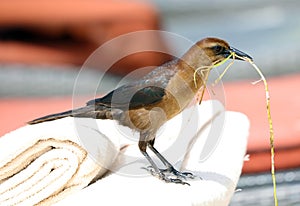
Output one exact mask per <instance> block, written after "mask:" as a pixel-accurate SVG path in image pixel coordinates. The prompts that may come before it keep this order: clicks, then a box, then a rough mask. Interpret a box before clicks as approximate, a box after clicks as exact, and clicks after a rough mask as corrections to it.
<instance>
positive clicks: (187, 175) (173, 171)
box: [160, 167, 195, 179]
mask: <svg viewBox="0 0 300 206" xmlns="http://www.w3.org/2000/svg"><path fill="white" fill-rule="evenodd" d="M160 171H161V172H163V173H165V172H168V173H171V174H173V175H175V176H176V177H177V178H184V179H187V178H189V179H194V178H195V175H194V174H193V173H191V172H179V171H178V170H176V169H175V168H174V167H170V168H167V169H161V170H160Z"/></svg>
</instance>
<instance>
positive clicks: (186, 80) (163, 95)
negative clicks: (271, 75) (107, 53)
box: [29, 38, 251, 184]
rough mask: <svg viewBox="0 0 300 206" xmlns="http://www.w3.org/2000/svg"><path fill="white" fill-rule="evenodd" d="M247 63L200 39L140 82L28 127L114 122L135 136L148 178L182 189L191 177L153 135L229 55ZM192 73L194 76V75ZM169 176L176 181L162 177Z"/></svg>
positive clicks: (214, 40)
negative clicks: (71, 120)
mask: <svg viewBox="0 0 300 206" xmlns="http://www.w3.org/2000/svg"><path fill="white" fill-rule="evenodd" d="M233 52H234V53H236V54H237V56H236V58H237V59H238V56H241V57H247V58H250V59H251V57H250V56H248V55H247V54H245V53H243V52H241V51H239V50H237V49H235V48H233V47H230V46H229V44H228V43H227V42H225V41H223V40H221V39H217V38H205V39H203V40H201V41H198V42H197V43H196V44H194V45H193V46H192V47H191V48H190V49H189V50H188V51H187V52H186V53H185V54H184V55H183V56H182V57H181V58H178V59H174V60H172V61H170V62H167V63H165V64H163V65H161V66H159V67H157V68H155V69H154V70H153V71H151V72H150V73H149V74H147V75H146V76H144V77H143V78H142V79H140V80H137V81H134V82H131V83H128V84H125V85H123V86H121V87H119V88H117V89H115V90H113V91H111V92H110V93H108V94H107V95H106V96H104V97H101V98H98V99H94V100H91V101H89V102H87V105H86V106H84V107H81V108H78V109H74V110H69V111H66V112H62V113H57V114H51V115H48V116H45V117H41V118H38V119H35V120H32V121H30V122H29V124H36V123H40V122H45V121H51V120H56V119H60V118H64V117H67V116H72V117H83V118H96V119H114V120H117V121H118V122H119V124H121V125H124V126H127V127H129V128H131V129H133V130H135V131H138V132H139V133H140V139H139V143H138V146H139V149H140V151H141V152H142V154H143V155H144V156H145V157H146V159H147V160H148V161H149V163H150V164H151V169H149V170H150V171H151V173H152V174H153V175H155V176H157V177H159V178H160V179H162V180H164V181H165V182H175V183H181V184H186V183H185V182H184V181H183V180H182V179H184V178H185V177H193V175H192V174H191V173H187V172H179V171H177V170H176V169H175V168H174V167H173V166H172V164H171V163H169V162H168V161H167V160H166V159H165V158H164V157H163V156H162V155H161V154H160V153H159V152H158V151H157V150H156V149H155V147H154V141H155V136H156V132H157V131H158V129H159V128H160V127H161V126H162V125H163V124H164V123H165V122H167V121H168V120H170V119H171V118H172V117H174V116H175V115H177V114H179V113H180V112H182V111H183V110H184V109H185V108H186V107H187V106H188V105H189V104H190V102H191V101H192V100H193V98H194V97H195V95H196V94H197V92H198V91H199V90H200V89H203V88H204V85H205V80H206V78H207V76H208V75H209V72H210V69H211V68H213V66H214V65H216V64H218V63H220V62H221V61H223V60H225V59H226V58H228V57H232V56H233V55H231V54H232V53H233ZM195 71H197V72H196V74H195ZM147 148H150V150H152V151H153V152H154V153H155V154H156V156H157V157H158V158H159V159H160V160H161V162H162V163H163V164H164V165H165V166H166V169H159V168H158V167H157V165H156V164H155V163H154V161H153V160H152V159H151V157H150V156H149V155H148V153H147V151H146V149H147ZM167 173H172V174H173V175H175V176H176V177H175V178H174V177H171V176H168V175H167Z"/></svg>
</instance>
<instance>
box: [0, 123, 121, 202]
mask: <svg viewBox="0 0 300 206" xmlns="http://www.w3.org/2000/svg"><path fill="white" fill-rule="evenodd" d="M87 121H90V120H87V119H86V121H85V119H81V120H80V121H79V122H78V121H74V118H64V119H60V120H56V121H53V122H45V123H40V124H36V125H27V126H24V127H22V128H19V129H17V130H15V131H13V132H10V133H8V134H6V135H4V136H3V137H1V138H0V151H1V156H0V205H18V204H21V205H39V204H40V205H50V204H52V203H55V202H57V201H59V200H60V199H62V198H63V197H65V196H66V195H67V194H70V193H72V192H74V191H77V190H80V189H82V188H84V187H86V186H87V185H88V184H89V183H90V182H91V181H93V180H94V179H96V178H98V177H100V176H102V175H103V174H104V173H105V172H106V171H107V169H108V168H109V167H110V166H111V165H112V164H113V162H114V160H115V158H116V156H117V154H118V153H119V144H118V140H114V137H110V138H107V137H106V136H105V135H104V134H102V133H99V132H97V130H96V129H95V128H93V127H89V126H86V125H85V122H87ZM116 138H118V137H116ZM87 148H88V150H89V151H93V152H91V153H89V152H87Z"/></svg>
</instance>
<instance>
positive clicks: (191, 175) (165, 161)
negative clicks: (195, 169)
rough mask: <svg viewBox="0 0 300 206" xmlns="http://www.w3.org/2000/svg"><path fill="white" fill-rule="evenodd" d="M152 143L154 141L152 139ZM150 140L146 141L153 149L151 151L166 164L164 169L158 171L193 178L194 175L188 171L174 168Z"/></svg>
mask: <svg viewBox="0 0 300 206" xmlns="http://www.w3.org/2000/svg"><path fill="white" fill-rule="evenodd" d="M153 143H154V141H153ZM153 143H152V141H149V142H148V147H149V148H150V149H151V150H152V151H153V153H154V154H155V155H156V156H157V157H158V158H159V159H160V161H161V162H162V163H163V164H164V165H165V166H166V169H160V172H169V173H172V174H173V175H175V176H176V177H183V178H194V175H193V174H192V173H190V172H179V171H178V170H176V169H175V168H174V166H173V165H172V164H171V163H170V162H169V161H168V160H167V159H166V158H165V157H164V156H162V155H161V154H160V153H159V152H158V151H157V149H155V147H154V146H153Z"/></svg>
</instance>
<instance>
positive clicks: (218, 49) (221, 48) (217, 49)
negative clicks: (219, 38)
mask: <svg viewBox="0 0 300 206" xmlns="http://www.w3.org/2000/svg"><path fill="white" fill-rule="evenodd" d="M211 48H212V50H213V51H214V52H215V54H220V53H222V52H223V51H224V47H222V46H220V45H216V46H213V47H211Z"/></svg>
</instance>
